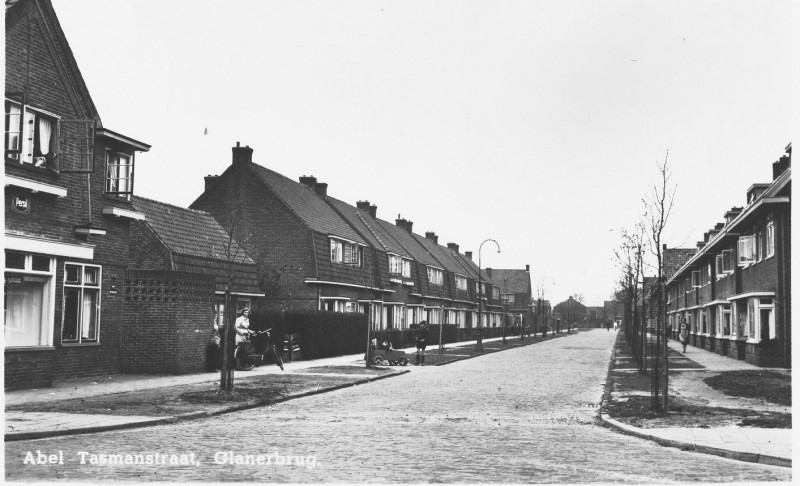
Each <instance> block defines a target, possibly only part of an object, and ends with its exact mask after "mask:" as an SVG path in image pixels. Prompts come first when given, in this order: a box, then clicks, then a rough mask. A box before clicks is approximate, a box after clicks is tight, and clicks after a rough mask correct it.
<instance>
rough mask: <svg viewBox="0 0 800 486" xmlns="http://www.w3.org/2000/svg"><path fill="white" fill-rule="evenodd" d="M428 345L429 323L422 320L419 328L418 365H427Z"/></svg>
mask: <svg viewBox="0 0 800 486" xmlns="http://www.w3.org/2000/svg"><path fill="white" fill-rule="evenodd" d="M427 345H428V323H427V322H426V321H422V322H420V323H419V329H418V330H417V362H416V364H417V365H418V366H425V347H426V346H427Z"/></svg>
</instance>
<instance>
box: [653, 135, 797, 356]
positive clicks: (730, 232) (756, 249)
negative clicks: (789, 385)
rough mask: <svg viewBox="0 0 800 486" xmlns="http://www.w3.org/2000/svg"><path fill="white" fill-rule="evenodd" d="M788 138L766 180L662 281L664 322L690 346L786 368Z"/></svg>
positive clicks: (788, 339) (788, 340)
mask: <svg viewBox="0 0 800 486" xmlns="http://www.w3.org/2000/svg"><path fill="white" fill-rule="evenodd" d="M791 185H792V169H791V144H790V145H789V146H788V147H786V154H785V155H784V156H782V157H781V158H780V159H779V160H778V161H776V162H775V163H773V164H772V182H770V183H759V184H753V185H752V186H750V188H749V189H748V190H747V194H746V196H747V205H746V206H743V207H733V208H731V209H730V210H729V211H726V212H725V214H724V218H725V221H724V222H723V223H719V224H717V225H716V226H715V227H714V228H713V229H711V230H710V231H708V232H707V233H706V234H705V235H704V238H703V241H700V242H698V243H697V250H696V252H695V253H694V255H692V257H691V258H689V259H688V260H687V261H686V262H685V263H684V264H683V265H681V266H680V268H679V269H677V270H676V271H675V272H674V274H673V275H672V276H671V277H669V280H668V281H667V284H666V285H667V314H668V321H667V322H668V326H672V329H673V330H676V329H677V328H678V325H679V324H680V323H682V322H686V323H687V324H688V325H689V327H690V342H691V344H692V345H694V346H698V347H702V348H705V349H707V350H709V351H714V352H716V353H719V354H721V355H725V356H728V357H731V358H735V359H743V360H746V361H747V362H748V363H751V364H754V365H757V366H780V367H791V334H792V332H791V331H792V329H791V322H792V321H791V309H792V306H791V302H792V293H791Z"/></svg>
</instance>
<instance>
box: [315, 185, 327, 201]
mask: <svg viewBox="0 0 800 486" xmlns="http://www.w3.org/2000/svg"><path fill="white" fill-rule="evenodd" d="M314 192H316V193H317V195H318V196H319V197H323V198H324V197H326V196H327V195H328V184H327V183H325V182H317V183H315V184H314Z"/></svg>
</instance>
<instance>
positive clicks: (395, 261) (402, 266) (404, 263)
mask: <svg viewBox="0 0 800 486" xmlns="http://www.w3.org/2000/svg"><path fill="white" fill-rule="evenodd" d="M389 273H390V274H392V275H400V276H402V277H405V278H411V261H410V260H408V259H406V258H402V257H400V256H398V255H392V254H390V255H389Z"/></svg>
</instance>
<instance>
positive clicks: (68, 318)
mask: <svg viewBox="0 0 800 486" xmlns="http://www.w3.org/2000/svg"><path fill="white" fill-rule="evenodd" d="M101 272H102V268H101V267H99V266H95V265H83V264H76V263H67V264H66V265H65V266H64V318H63V324H62V326H61V342H62V343H65V344H66V343H96V342H98V337H99V331H100V330H99V327H100V279H101Z"/></svg>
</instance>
